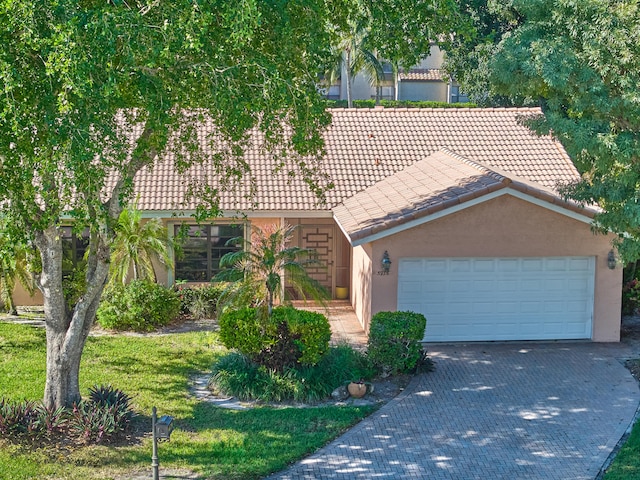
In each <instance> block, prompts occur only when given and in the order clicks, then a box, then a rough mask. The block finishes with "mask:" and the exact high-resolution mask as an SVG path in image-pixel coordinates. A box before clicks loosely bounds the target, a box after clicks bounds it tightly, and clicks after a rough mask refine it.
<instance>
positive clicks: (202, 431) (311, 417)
mask: <svg viewBox="0 0 640 480" xmlns="http://www.w3.org/2000/svg"><path fill="white" fill-rule="evenodd" d="M44 337H45V335H44V329H42V328H34V327H30V326H24V325H16V324H10V323H1V322H0V396H4V397H7V398H11V399H18V400H20V399H31V400H37V399H40V398H41V397H42V392H43V388H44V369H45V338H44ZM224 353H226V350H225V349H224V347H222V346H221V345H220V343H219V342H218V336H217V334H216V333H213V332H188V333H180V334H172V335H161V336H144V337H143V336H101V337H90V338H89V340H88V343H87V346H86V349H85V354H84V356H83V362H82V366H81V373H80V381H81V391H82V392H83V395H86V394H87V392H88V389H89V388H90V387H91V386H93V385H95V384H111V385H113V386H114V387H115V388H119V389H121V390H123V391H125V392H126V393H128V394H129V395H131V396H132V397H133V400H132V405H133V407H134V410H135V411H136V413H137V414H138V416H137V417H136V419H135V420H134V425H133V431H132V432H131V435H130V437H129V438H127V439H126V441H122V442H120V443H118V444H112V445H99V446H91V447H75V446H72V445H67V446H62V447H61V446H59V445H58V446H55V447H47V446H43V447H41V448H37V449H33V448H26V447H20V446H16V445H12V444H10V443H8V442H6V441H4V440H2V439H0V479H7V480H18V479H20V480H21V479H34V478H38V479H46V478H52V479H53V478H55V479H68V480H75V479H78V480H79V479H97V478H100V479H108V478H128V477H127V476H126V475H127V474H128V473H129V472H140V471H144V470H149V475H150V467H149V465H150V457H151V439H150V434H149V431H150V424H151V421H150V414H151V408H152V407H153V406H156V407H157V408H158V412H159V414H162V415H164V414H168V415H173V416H174V417H175V418H176V430H175V431H174V433H173V435H172V437H171V441H170V442H168V443H162V444H161V446H160V461H161V465H162V467H161V468H174V469H186V470H190V471H193V472H195V473H196V474H197V476H198V477H201V478H209V479H223V478H224V479H232V480H233V479H257V478H260V477H262V476H265V475H267V474H268V473H271V472H273V471H277V470H280V469H282V468H284V467H285V466H286V465H287V464H288V463H291V462H293V461H295V460H297V459H299V458H301V457H303V456H305V455H307V454H309V453H310V452H312V451H314V450H316V449H317V448H319V447H320V446H322V445H324V444H325V443H327V442H328V441H329V440H331V439H332V438H334V437H335V436H337V435H339V434H340V433H342V432H343V431H344V430H345V429H347V428H348V427H349V426H351V425H353V424H354V423H356V422H357V421H359V420H360V419H362V418H363V417H365V416H366V415H368V414H369V413H371V411H372V410H373V408H374V407H320V408H306V409H298V408H287V409H278V408H267V407H264V408H255V409H251V410H244V411H233V410H224V409H220V408H217V407H215V406H213V405H211V404H208V403H205V402H199V401H197V400H195V399H194V398H192V397H191V396H190V394H189V380H190V378H191V377H192V376H193V375H194V374H196V373H198V372H203V371H207V370H208V369H209V368H210V367H211V365H212V363H213V362H214V361H215V360H216V359H217V358H219V357H220V356H221V355H223V354H224Z"/></svg>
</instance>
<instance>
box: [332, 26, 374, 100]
mask: <svg viewBox="0 0 640 480" xmlns="http://www.w3.org/2000/svg"><path fill="white" fill-rule="evenodd" d="M347 25H348V26H347V28H346V29H345V30H341V31H338V32H337V35H338V40H337V41H338V43H337V44H335V45H334V46H333V49H332V50H333V55H334V59H335V60H334V64H333V65H331V68H330V70H329V72H327V74H325V78H326V79H327V81H328V82H329V85H331V84H332V83H333V82H334V81H335V80H336V79H337V78H339V77H340V76H341V75H342V72H343V71H344V73H345V75H346V79H345V80H346V82H345V83H346V87H347V106H348V107H349V108H352V107H353V98H352V95H351V90H352V87H353V77H355V76H356V75H357V74H358V73H359V72H365V73H366V75H367V77H368V78H369V81H370V83H371V85H375V86H376V100H379V98H378V97H379V90H380V84H381V83H382V82H383V81H384V71H383V68H382V62H381V61H380V60H379V59H378V57H377V55H376V53H375V52H374V51H372V50H370V49H369V47H368V45H367V42H368V36H367V34H368V30H369V27H367V26H365V24H364V18H362V17H360V18H358V19H353V20H351V19H350V20H348V22H347ZM343 67H344V68H343Z"/></svg>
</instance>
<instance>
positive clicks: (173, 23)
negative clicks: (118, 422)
mask: <svg viewBox="0 0 640 480" xmlns="http://www.w3.org/2000/svg"><path fill="white" fill-rule="evenodd" d="M328 5H330V2H327V3H325V2H324V1H321V0H291V1H287V2H267V1H260V0H241V1H238V2H226V1H204V0H202V1H192V0H175V1H171V2H158V1H151V0H148V1H147V0H126V1H124V0H123V1H120V0H111V1H105V0H80V1H77V0H37V1H36V0H25V1H20V2H15V1H12V0H0V43H1V44H2V46H3V47H2V49H0V82H1V84H2V96H1V97H0V202H2V207H3V209H6V210H8V211H11V214H12V218H14V219H15V226H17V227H20V228H21V230H22V231H23V232H24V233H25V234H26V235H28V236H29V237H31V240H32V241H33V243H34V244H35V245H36V246H37V248H38V250H39V251H40V254H41V260H42V262H41V263H42V271H41V274H40V275H38V278H37V282H38V287H39V288H40V290H41V291H42V292H43V296H44V299H45V317H46V326H47V341H48V344H47V381H46V386H45V403H46V404H47V405H48V406H61V405H71V404H72V403H73V402H74V401H77V400H78V399H79V396H80V393H79V385H78V383H79V382H78V371H79V365H80V356H81V353H82V349H83V347H84V342H85V341H86V336H87V335H88V332H89V330H90V328H91V325H92V323H93V321H94V319H95V312H96V309H97V307H98V302H99V300H100V295H101V293H102V290H103V288H104V284H105V282H106V280H107V275H108V270H109V257H110V249H111V243H112V242H113V239H114V226H115V225H116V222H117V219H118V216H119V214H120V211H121V210H122V206H123V205H125V204H126V203H127V200H128V199H129V198H130V196H131V192H132V187H133V181H134V176H135V174H136V172H137V171H138V170H140V169H141V168H143V167H144V166H146V165H149V164H151V163H152V162H154V161H155V160H156V158H157V155H158V154H159V153H160V152H162V151H165V150H166V149H169V148H170V149H172V150H173V152H174V153H175V155H176V158H177V160H176V164H177V167H178V169H179V170H184V169H185V168H187V167H188V166H189V165H191V164H193V163H197V162H201V161H203V160H205V159H206V158H207V155H206V154H205V152H203V151H202V150H201V149H200V142H199V141H198V138H197V135H196V131H197V129H196V126H197V124H198V122H201V121H205V120H207V121H210V122H212V123H213V124H214V125H215V127H216V129H217V133H218V135H217V137H216V138H212V139H211V141H212V142H215V147H216V148H214V149H213V150H214V151H217V152H219V153H217V154H216V155H213V156H210V158H209V160H211V161H212V162H214V164H215V165H217V166H218V171H219V174H220V177H221V178H223V179H224V178H239V177H241V176H242V175H243V174H245V173H247V171H248V166H247V165H246V163H244V162H243V160H242V157H241V155H240V154H241V150H242V146H243V145H244V143H245V141H246V139H247V132H248V131H249V130H250V129H252V128H258V129H260V130H261V131H262V132H264V136H265V139H266V143H267V146H268V147H269V146H271V148H272V150H273V151H274V152H275V151H276V147H275V146H276V145H277V147H278V149H281V148H283V147H284V148H286V147H288V148H289V150H291V151H295V152H297V153H298V154H299V156H297V157H295V158H296V159H297V167H298V169H297V172H298V173H299V174H301V175H303V176H304V178H305V179H306V180H307V182H308V183H309V185H310V187H311V188H312V189H314V190H315V191H316V193H318V194H321V193H322V190H323V187H324V184H323V183H322V182H323V180H322V175H321V172H320V170H319V164H318V162H317V161H316V162H314V161H313V158H314V155H315V154H317V153H319V152H320V150H321V145H322V142H321V134H320V131H321V129H322V127H323V126H325V125H326V124H327V123H328V120H329V119H328V115H327V114H326V113H325V111H324V104H323V103H322V101H321V100H320V98H319V97H318V95H317V94H316V90H315V79H316V75H317V72H318V71H320V68H319V66H320V65H323V64H324V63H325V61H326V55H327V47H326V46H327V45H328V44H329V35H328V33H327V31H326V25H327V17H328V15H329V9H328V8H327V7H328ZM287 143H288V145H287ZM278 151H280V150H278ZM303 158H304V159H305V160H304V161H303V160H302V159H303ZM198 193H199V195H202V196H203V198H202V201H203V203H204V204H205V206H206V208H203V209H202V211H201V213H202V215H207V214H212V213H215V212H216V208H215V207H216V197H217V195H216V194H217V191H215V190H213V189H208V190H207V189H206V188H205V189H201V190H199V192H198ZM207 200H210V201H208V202H207ZM64 217H71V218H72V219H73V220H74V221H75V225H76V226H77V227H78V228H79V229H82V228H84V227H85V226H89V227H90V240H89V249H88V250H89V253H88V256H87V268H86V275H85V279H86V281H85V282H84V285H85V286H84V291H83V292H81V294H80V295H78V296H77V298H74V299H73V301H70V302H67V301H66V300H67V299H65V298H64V297H65V291H64V288H63V286H62V243H61V241H60V231H59V225H60V223H61V221H62V220H63V219H64Z"/></svg>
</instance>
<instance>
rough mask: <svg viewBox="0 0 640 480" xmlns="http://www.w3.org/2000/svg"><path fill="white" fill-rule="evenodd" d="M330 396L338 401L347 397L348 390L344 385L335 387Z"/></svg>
mask: <svg viewBox="0 0 640 480" xmlns="http://www.w3.org/2000/svg"><path fill="white" fill-rule="evenodd" d="M331 398H333V399H334V400H338V401H343V400H346V399H347V398H349V391H348V390H347V387H346V386H345V385H342V386H341V387H338V388H336V389H335V390H334V391H333V392H331Z"/></svg>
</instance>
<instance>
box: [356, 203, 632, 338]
mask: <svg viewBox="0 0 640 480" xmlns="http://www.w3.org/2000/svg"><path fill="white" fill-rule="evenodd" d="M385 250H387V251H388V252H389V255H390V257H391V260H392V261H393V264H392V267H391V272H390V275H386V276H385V275H377V274H376V273H377V270H378V264H379V262H380V259H382V255H383V253H384V251H385ZM610 250H611V238H610V237H609V236H605V235H597V234H594V233H592V232H591V228H590V226H589V225H588V224H586V223H584V222H581V221H579V220H576V219H573V218H569V217H567V216H565V215H562V214H559V213H556V212H553V211H551V210H549V209H546V208H542V207H540V206H537V205H534V204H532V203H529V202H527V201H524V200H522V199H519V198H516V197H512V196H510V195H505V196H501V197H498V198H495V199H493V200H489V201H487V202H484V203H481V204H478V205H475V206H473V207H470V208H467V209H464V210H461V211H459V212H457V213H453V214H451V215H448V216H445V217H442V218H440V219H437V220H434V221H432V222H428V223H425V224H423V225H421V226H418V227H415V228H413V229H410V230H405V231H404V232H401V233H397V234H394V235H391V236H389V237H385V238H383V239H380V240H377V241H374V242H372V243H370V244H367V245H365V246H364V247H362V248H360V249H359V251H361V252H362V256H366V257H368V259H369V261H370V263H371V265H372V266H373V268H371V269H370V270H369V273H370V274H371V291H370V298H371V311H370V313H368V312H366V309H365V308H360V309H356V313H357V314H358V318H359V319H360V322H361V323H362V325H363V326H364V327H365V329H366V328H367V327H368V324H369V321H370V318H371V315H373V314H375V313H377V312H379V311H385V310H395V309H396V307H397V297H398V290H397V284H398V269H397V266H398V260H399V259H400V258H402V257H434V258H438V257H551V256H594V257H595V258H596V267H595V268H596V271H595V300H594V311H593V315H594V322H593V337H592V339H593V340H594V341H597V342H617V341H619V340H620V304H621V287H622V268H621V267H618V268H616V269H615V270H610V269H609V268H608V267H607V254H608V252H609V251H610ZM365 252H366V254H365ZM354 258H355V254H354ZM366 263H367V262H365V261H364V260H362V259H360V260H358V262H356V261H354V264H353V267H354V272H353V274H354V276H360V277H362V272H361V271H360V270H357V268H358V265H365V264H366ZM362 281H363V283H366V282H365V281H364V279H363V280H362ZM367 294H369V293H368V292H367ZM352 301H353V304H354V305H356V306H357V305H359V304H361V303H364V301H365V300H363V299H360V298H354V299H353V300H352Z"/></svg>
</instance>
